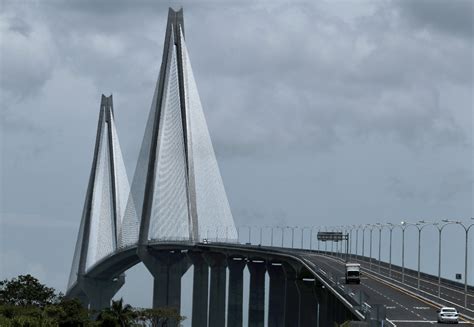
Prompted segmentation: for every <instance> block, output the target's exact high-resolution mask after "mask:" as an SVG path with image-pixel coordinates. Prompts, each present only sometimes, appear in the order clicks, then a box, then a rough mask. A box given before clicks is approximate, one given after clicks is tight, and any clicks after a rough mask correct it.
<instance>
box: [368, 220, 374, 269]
mask: <svg viewBox="0 0 474 327" xmlns="http://www.w3.org/2000/svg"><path fill="white" fill-rule="evenodd" d="M369 226H370V229H369V230H370V242H369V245H370V248H369V257H370V258H369V269H370V270H372V231H373V230H374V226H373V225H369Z"/></svg>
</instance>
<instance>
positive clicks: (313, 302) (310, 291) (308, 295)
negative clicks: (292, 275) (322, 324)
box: [296, 279, 318, 327]
mask: <svg viewBox="0 0 474 327" xmlns="http://www.w3.org/2000/svg"><path fill="white" fill-rule="evenodd" d="M296 285H297V287H298V293H299V295H300V310H299V321H300V324H299V326H300V327H313V326H317V325H318V323H317V321H318V301H317V298H316V293H315V289H314V288H315V281H314V279H313V280H302V279H299V280H297V281H296Z"/></svg>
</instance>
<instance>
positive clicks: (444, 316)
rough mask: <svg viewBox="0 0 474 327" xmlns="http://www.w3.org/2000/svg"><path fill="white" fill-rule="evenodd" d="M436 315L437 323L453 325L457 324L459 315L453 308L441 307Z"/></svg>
mask: <svg viewBox="0 0 474 327" xmlns="http://www.w3.org/2000/svg"><path fill="white" fill-rule="evenodd" d="M436 312H437V313H438V322H439V323H443V322H446V323H453V324H457V323H458V322H459V314H458V311H457V310H456V309H455V308H450V307H442V308H441V309H439V310H437V311H436Z"/></svg>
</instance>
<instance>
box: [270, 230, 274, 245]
mask: <svg viewBox="0 0 474 327" xmlns="http://www.w3.org/2000/svg"><path fill="white" fill-rule="evenodd" d="M270 228H271V230H272V235H271V237H270V246H273V229H274V226H271V227H270Z"/></svg>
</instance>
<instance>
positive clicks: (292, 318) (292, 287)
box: [283, 263, 300, 326]
mask: <svg viewBox="0 0 474 327" xmlns="http://www.w3.org/2000/svg"><path fill="white" fill-rule="evenodd" d="M283 271H284V272H285V280H286V282H285V326H299V308H300V296H299V293H298V288H297V286H296V280H297V272H296V270H295V268H294V267H292V266H291V265H290V264H288V263H284V264H283Z"/></svg>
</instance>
